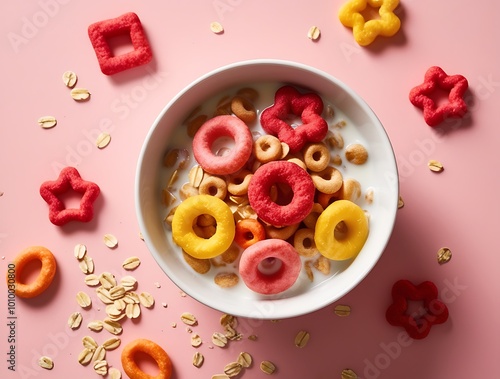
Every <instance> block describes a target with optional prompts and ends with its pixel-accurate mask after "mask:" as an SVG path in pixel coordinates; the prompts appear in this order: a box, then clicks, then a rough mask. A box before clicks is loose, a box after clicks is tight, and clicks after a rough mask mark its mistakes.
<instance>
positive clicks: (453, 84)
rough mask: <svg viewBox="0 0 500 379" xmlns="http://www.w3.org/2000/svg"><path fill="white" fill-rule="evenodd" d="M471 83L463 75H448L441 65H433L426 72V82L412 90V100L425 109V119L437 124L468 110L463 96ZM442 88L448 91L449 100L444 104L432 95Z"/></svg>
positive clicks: (430, 123) (428, 122) (460, 115)
mask: <svg viewBox="0 0 500 379" xmlns="http://www.w3.org/2000/svg"><path fill="white" fill-rule="evenodd" d="M468 87H469V83H468V82H467V79H466V78H465V77H463V76H462V75H447V74H446V73H445V72H444V71H443V70H442V69H441V68H440V67H438V66H432V67H430V68H429V69H428V70H427V72H426V73H425V78H424V82H423V83H422V84H420V85H419V86H416V87H414V88H413V89H412V90H411V91H410V101H411V103H412V104H413V105H415V106H416V107H418V108H420V109H422V110H423V111H424V120H425V122H426V123H427V124H428V125H429V126H436V125H438V124H439V123H441V122H442V121H444V120H445V119H446V118H448V117H455V118H460V117H463V116H464V115H465V113H466V112H467V104H466V103H465V101H464V99H463V96H464V94H465V91H467V88H468ZM439 88H441V89H442V90H444V91H448V92H449V95H448V101H447V102H446V103H444V104H442V105H439V106H438V105H436V102H435V101H434V100H433V99H432V98H431V97H430V96H431V95H432V94H433V93H435V91H436V90H438V89H439Z"/></svg>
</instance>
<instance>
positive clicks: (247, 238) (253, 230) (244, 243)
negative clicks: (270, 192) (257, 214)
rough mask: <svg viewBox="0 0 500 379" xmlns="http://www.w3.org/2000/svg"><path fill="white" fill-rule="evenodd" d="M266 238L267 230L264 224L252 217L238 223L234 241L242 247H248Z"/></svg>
mask: <svg viewBox="0 0 500 379" xmlns="http://www.w3.org/2000/svg"><path fill="white" fill-rule="evenodd" d="M265 238H266V232H265V230H264V227H263V226H262V224H261V223H260V222H259V221H257V220H255V219H252V218H245V219H243V220H241V221H239V222H238V223H237V224H236V232H235V235H234V242H236V243H237V244H238V245H239V246H240V247H241V248H243V249H246V248H247V247H249V246H251V245H253V244H254V243H255V242H257V241H262V240H263V239H265Z"/></svg>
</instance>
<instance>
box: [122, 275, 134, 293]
mask: <svg viewBox="0 0 500 379" xmlns="http://www.w3.org/2000/svg"><path fill="white" fill-rule="evenodd" d="M120 284H121V285H122V286H123V288H125V289H126V290H127V291H131V290H133V289H135V287H136V285H137V279H135V278H134V277H133V276H130V275H127V276H123V277H122V278H121V279H120Z"/></svg>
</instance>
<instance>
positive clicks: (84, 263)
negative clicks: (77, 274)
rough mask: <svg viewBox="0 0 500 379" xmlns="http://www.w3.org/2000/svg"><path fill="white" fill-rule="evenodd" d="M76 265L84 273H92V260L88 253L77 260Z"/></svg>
mask: <svg viewBox="0 0 500 379" xmlns="http://www.w3.org/2000/svg"><path fill="white" fill-rule="evenodd" d="M78 266H79V267H80V270H81V271H82V272H83V273H84V274H93V273H94V260H93V259H92V258H91V257H89V256H88V255H85V256H84V257H83V258H82V259H81V260H80V261H79V262H78Z"/></svg>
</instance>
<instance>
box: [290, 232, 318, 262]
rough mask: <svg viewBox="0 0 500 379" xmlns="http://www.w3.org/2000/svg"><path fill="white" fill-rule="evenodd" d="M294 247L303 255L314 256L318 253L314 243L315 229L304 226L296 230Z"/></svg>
mask: <svg viewBox="0 0 500 379" xmlns="http://www.w3.org/2000/svg"><path fill="white" fill-rule="evenodd" d="M293 247H295V250H297V252H298V253H299V254H300V255H302V256H303V257H313V256H315V255H316V254H317V253H318V249H317V248H316V244H315V243H314V230H313V229H309V228H302V229H299V230H297V231H296V232H295V234H294V236H293Z"/></svg>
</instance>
